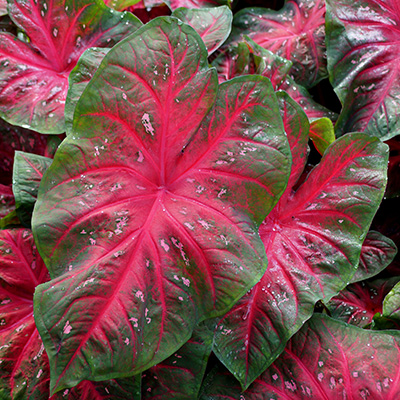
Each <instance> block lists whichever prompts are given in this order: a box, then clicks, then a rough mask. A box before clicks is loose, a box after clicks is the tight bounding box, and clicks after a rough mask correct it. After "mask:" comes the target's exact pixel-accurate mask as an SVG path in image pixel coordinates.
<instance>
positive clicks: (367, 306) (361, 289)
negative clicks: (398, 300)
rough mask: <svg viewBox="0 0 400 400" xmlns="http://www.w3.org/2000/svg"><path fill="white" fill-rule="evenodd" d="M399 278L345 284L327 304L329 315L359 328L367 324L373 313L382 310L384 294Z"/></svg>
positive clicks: (370, 320)
mask: <svg viewBox="0 0 400 400" xmlns="http://www.w3.org/2000/svg"><path fill="white" fill-rule="evenodd" d="M399 279H400V278H397V277H394V278H390V279H378V280H375V281H372V282H368V281H366V282H357V283H353V284H351V285H349V286H347V288H346V289H344V290H342V291H341V292H340V293H339V295H338V296H335V297H333V298H332V299H331V300H330V301H329V303H328V304H327V307H328V309H329V311H330V312H331V316H332V317H334V318H336V319H339V320H341V321H343V322H346V323H348V324H351V325H356V326H359V327H360V328H364V327H366V326H369V325H370V324H371V322H372V318H373V317H374V315H375V314H376V313H381V312H382V304H383V300H384V298H385V296H386V295H387V294H388V293H389V292H390V290H391V289H392V288H393V286H394V285H395V284H396V283H397V282H398V281H399Z"/></svg>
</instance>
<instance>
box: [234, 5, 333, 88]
mask: <svg viewBox="0 0 400 400" xmlns="http://www.w3.org/2000/svg"><path fill="white" fill-rule="evenodd" d="M324 17H325V2H324V1H322V0H316V1H310V0H289V1H287V2H286V4H285V6H284V7H283V8H282V9H281V10H280V11H273V10H269V9H266V8H248V9H244V10H242V11H240V12H238V13H237V14H235V17H234V19H233V31H232V37H231V39H232V41H239V40H240V38H241V37H242V36H243V35H248V36H249V37H250V38H251V39H253V40H254V41H255V42H256V43H258V44H259V45H261V46H262V47H263V48H265V49H268V50H270V51H272V52H273V53H276V54H277V55H279V56H281V57H284V58H286V59H287V60H290V61H292V62H293V68H292V70H291V73H292V75H293V77H294V78H295V80H296V82H298V83H299V84H301V85H303V86H305V87H310V86H313V85H315V84H316V83H318V81H320V80H321V79H322V78H324V77H326V76H327V75H328V73H327V67H326V55H325V18H324Z"/></svg>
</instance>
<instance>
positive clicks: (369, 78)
mask: <svg viewBox="0 0 400 400" xmlns="http://www.w3.org/2000/svg"><path fill="white" fill-rule="evenodd" d="M326 20H327V53H328V62H329V73H330V79H331V82H332V84H333V87H334V89H335V91H336V93H337V95H338V97H339V99H340V101H341V102H342V104H343V110H342V112H341V114H340V117H339V119H338V121H337V124H336V126H335V128H336V131H337V133H338V134H339V135H342V134H344V133H346V132H354V131H360V132H361V131H363V132H366V133H368V134H370V135H373V136H377V137H380V138H381V139H382V140H387V139H390V138H391V137H393V136H395V135H398V134H399V133H400V119H399V116H398V109H399V107H400V101H399V93H400V74H399V68H398V65H399V62H400V51H399V50H400V46H399V39H400V28H399V24H400V9H399V3H398V1H397V0H384V1H381V0H363V1H362V2H354V1H352V0H339V1H337V0H334V1H332V0H327V18H326Z"/></svg>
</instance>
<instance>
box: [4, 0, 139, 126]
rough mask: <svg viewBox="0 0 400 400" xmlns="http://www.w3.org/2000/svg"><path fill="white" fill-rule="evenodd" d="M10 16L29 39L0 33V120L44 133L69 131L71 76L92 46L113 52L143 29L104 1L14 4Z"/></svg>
mask: <svg viewBox="0 0 400 400" xmlns="http://www.w3.org/2000/svg"><path fill="white" fill-rule="evenodd" d="M9 14H10V17H11V18H12V20H13V21H14V22H15V24H16V25H17V26H18V28H20V29H21V30H22V31H23V32H24V33H25V35H26V36H24V38H25V40H21V39H19V38H16V37H14V36H13V35H11V34H8V33H0V65H1V67H2V68H1V70H0V115H1V116H2V117H3V118H4V119H5V120H7V121H8V122H10V123H12V124H16V125H20V126H23V127H25V128H32V129H34V130H36V131H38V132H42V133H56V134H58V133H62V132H64V131H65V129H64V104H65V98H66V95H67V91H68V75H69V73H70V71H71V70H72V68H74V66H75V64H76V62H77V61H78V59H79V56H80V55H81V54H82V53H83V52H84V51H85V50H86V49H87V48H88V47H93V46H98V47H110V46H112V45H113V44H115V43H116V42H117V41H118V40H120V39H122V38H123V37H125V36H127V35H128V34H129V33H131V32H133V31H134V30H135V29H137V28H138V27H139V26H140V25H141V23H140V21H139V20H138V19H137V18H135V17H134V16H133V15H130V14H119V13H117V12H114V11H113V10H111V9H109V8H107V7H106V6H105V5H104V4H103V3H102V2H100V1H93V2H87V1H84V0H82V1H78V2H75V1H70V0H67V1H59V0H58V1H55V2H51V3H47V1H46V0H40V1H37V2H34V1H12V2H10V3H9ZM60 21H63V22H62V24H60Z"/></svg>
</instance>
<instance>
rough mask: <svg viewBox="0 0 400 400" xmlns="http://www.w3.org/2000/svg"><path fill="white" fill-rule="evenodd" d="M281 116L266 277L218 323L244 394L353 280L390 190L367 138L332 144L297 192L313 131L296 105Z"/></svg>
mask: <svg viewBox="0 0 400 400" xmlns="http://www.w3.org/2000/svg"><path fill="white" fill-rule="evenodd" d="M282 110H283V111H282V112H283V116H284V123H285V131H286V132H287V134H288V138H289V142H290V145H291V149H292V156H293V165H292V174H291V177H290V179H289V183H288V188H287V190H286V192H285V194H284V195H283V196H282V197H281V199H280V201H279V203H278V204H277V206H276V207H275V208H274V210H273V211H272V212H271V213H270V215H269V216H268V217H267V219H266V220H265V221H264V222H263V224H262V225H261V227H260V236H261V238H262V240H263V242H264V245H265V248H266V254H267V258H268V270H267V272H266V273H265V274H264V276H263V277H262V278H261V280H260V282H259V283H258V284H257V285H256V286H255V287H254V288H252V289H251V290H250V291H249V293H247V294H246V295H245V296H244V297H243V298H242V299H241V300H240V301H239V302H238V303H237V304H236V305H235V306H234V307H233V308H232V310H231V311H230V312H228V313H227V315H226V316H225V317H224V318H222V319H221V322H220V326H221V327H222V328H221V330H219V329H217V331H216V350H215V351H216V354H217V355H218V357H219V359H220V360H221V361H222V362H223V363H224V364H225V365H226V366H227V367H228V369H229V370H230V371H231V372H232V373H233V374H234V375H235V377H236V378H237V379H238V380H239V381H240V382H241V384H242V386H243V387H244V388H246V387H248V385H249V384H250V383H251V382H252V381H253V380H254V379H255V378H257V376H259V375H260V373H262V372H263V371H264V370H265V369H266V368H267V367H268V366H269V365H270V364H271V363H272V362H273V361H274V360H275V359H276V358H277V357H278V355H279V354H280V353H281V352H282V350H283V348H284V346H285V343H286V341H287V340H288V339H289V338H290V337H291V336H292V335H293V334H294V333H295V332H297V331H298V330H299V329H300V328H301V326H302V325H303V323H304V321H305V320H307V319H308V318H309V317H310V316H311V315H312V313H313V310H314V305H315V303H316V302H317V301H318V300H320V299H328V300H329V299H330V298H331V297H332V296H334V295H335V294H337V293H338V292H339V291H340V290H341V289H343V288H344V287H345V286H346V285H347V284H348V282H349V281H350V279H351V277H352V276H353V275H354V273H355V270H356V268H357V265H358V261H359V257H360V251H361V245H362V243H363V241H364V238H365V235H366V233H365V232H366V231H367V230H368V227H369V225H370V223H371V220H372V217H373V215H374V214H375V212H376V210H377V208H378V205H379V203H380V201H381V199H382V196H383V191H384V188H385V184H386V167H387V156H388V153H387V146H386V145H384V144H382V143H380V142H379V140H378V139H376V138H371V137H369V136H368V135H364V134H352V135H347V136H346V137H344V138H342V139H340V140H338V141H336V142H335V143H334V144H332V145H331V146H330V147H329V148H328V149H327V151H326V152H325V155H324V157H323V159H322V161H321V163H320V164H319V165H318V166H317V167H316V168H314V170H313V171H312V172H311V173H310V174H309V176H308V178H307V180H306V181H305V182H304V183H303V184H302V185H301V186H300V188H299V189H298V190H297V191H296V192H293V191H292V187H293V186H294V185H295V184H296V181H297V179H298V178H299V176H300V174H301V172H302V171H303V168H304V165H305V163H306V156H305V154H306V146H307V139H308V124H307V123H305V122H304V118H305V116H303V115H302V114H301V113H300V111H299V109H298V107H297V106H295V103H294V102H293V101H292V100H291V101H288V100H287V99H286V104H285V103H284V104H283V107H282Z"/></svg>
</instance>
